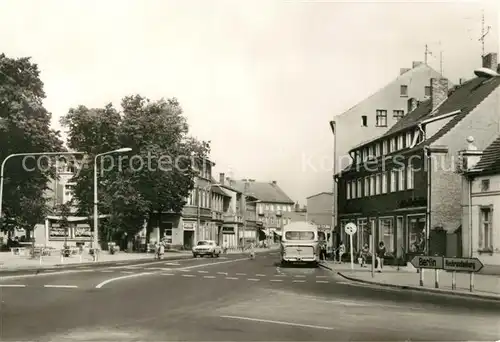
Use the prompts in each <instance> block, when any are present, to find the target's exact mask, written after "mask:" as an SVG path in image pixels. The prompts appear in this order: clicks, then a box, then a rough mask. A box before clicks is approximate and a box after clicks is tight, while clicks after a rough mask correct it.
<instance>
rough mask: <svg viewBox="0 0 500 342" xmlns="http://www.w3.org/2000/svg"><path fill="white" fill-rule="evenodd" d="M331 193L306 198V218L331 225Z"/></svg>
mask: <svg viewBox="0 0 500 342" xmlns="http://www.w3.org/2000/svg"><path fill="white" fill-rule="evenodd" d="M332 208H333V195H332V194H331V193H326V194H319V195H316V196H313V197H309V198H307V219H308V220H310V221H313V222H314V223H316V224H320V225H329V226H331V225H332V213H333V211H332Z"/></svg>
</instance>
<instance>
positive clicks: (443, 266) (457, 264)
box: [411, 255, 484, 292]
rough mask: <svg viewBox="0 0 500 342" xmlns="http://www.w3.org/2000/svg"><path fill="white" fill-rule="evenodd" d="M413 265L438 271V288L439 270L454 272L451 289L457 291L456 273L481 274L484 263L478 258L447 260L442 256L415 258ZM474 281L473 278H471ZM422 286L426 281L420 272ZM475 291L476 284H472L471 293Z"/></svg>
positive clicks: (437, 283)
mask: <svg viewBox="0 0 500 342" xmlns="http://www.w3.org/2000/svg"><path fill="white" fill-rule="evenodd" d="M411 264H412V265H413V266H414V267H415V268H418V269H420V270H421V269H424V268H427V269H433V270H435V271H436V282H435V286H436V288H438V287H439V273H438V272H439V270H445V271H448V272H452V275H451V288H452V290H455V289H456V272H468V273H476V272H479V271H480V270H481V269H482V268H483V267H484V265H483V263H482V262H481V260H479V259H478V258H446V257H441V256H426V255H420V256H418V255H417V256H415V257H414V258H413V259H412V260H411ZM471 279H472V278H471ZM420 286H424V279H423V275H422V272H420ZM473 290H474V283H473V282H472V281H471V283H470V291H471V292H472V291H473Z"/></svg>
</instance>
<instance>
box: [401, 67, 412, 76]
mask: <svg viewBox="0 0 500 342" xmlns="http://www.w3.org/2000/svg"><path fill="white" fill-rule="evenodd" d="M410 70H411V69H410V68H401V69H399V74H400V75H403V74H404V73H405V72H408V71H410Z"/></svg>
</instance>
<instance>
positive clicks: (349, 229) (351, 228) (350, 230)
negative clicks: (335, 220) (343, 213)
mask: <svg viewBox="0 0 500 342" xmlns="http://www.w3.org/2000/svg"><path fill="white" fill-rule="evenodd" d="M344 230H345V232H346V233H347V235H354V234H356V231H357V230H358V227H356V225H355V224H354V223H352V222H349V223H348V224H346V225H345V228H344Z"/></svg>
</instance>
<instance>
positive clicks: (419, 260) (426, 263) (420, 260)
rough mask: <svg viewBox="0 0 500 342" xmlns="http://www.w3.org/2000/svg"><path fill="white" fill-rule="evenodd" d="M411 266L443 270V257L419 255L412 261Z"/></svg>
mask: <svg viewBox="0 0 500 342" xmlns="http://www.w3.org/2000/svg"><path fill="white" fill-rule="evenodd" d="M411 264H412V265H413V266H414V267H415V268H430V269H441V268H443V257H440V256H428V255H417V256H415V257H414V258H413V259H412V260H411Z"/></svg>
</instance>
